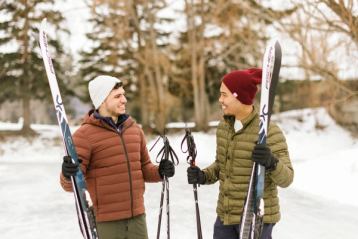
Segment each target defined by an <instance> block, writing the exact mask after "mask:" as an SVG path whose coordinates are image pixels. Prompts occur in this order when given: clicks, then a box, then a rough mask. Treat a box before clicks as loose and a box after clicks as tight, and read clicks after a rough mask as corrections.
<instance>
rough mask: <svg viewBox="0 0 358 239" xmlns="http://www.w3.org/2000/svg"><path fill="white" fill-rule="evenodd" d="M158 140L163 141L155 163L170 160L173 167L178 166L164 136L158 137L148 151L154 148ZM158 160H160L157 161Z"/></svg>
mask: <svg viewBox="0 0 358 239" xmlns="http://www.w3.org/2000/svg"><path fill="white" fill-rule="evenodd" d="M160 138H162V139H163V143H164V146H163V147H162V148H161V149H160V150H159V152H158V154H157V157H156V160H155V161H156V162H157V163H160V162H161V161H163V160H170V161H172V162H173V164H174V165H178V164H179V159H178V156H177V154H176V153H175V151H174V150H173V148H172V147H171V146H170V144H169V140H168V138H167V136H165V135H160V136H159V137H158V139H157V141H156V142H155V143H154V145H153V146H152V148H151V149H150V150H149V151H151V150H152V149H153V148H154V146H155V145H156V144H157V143H158V141H159V139H160ZM158 158H160V159H159V160H158Z"/></svg>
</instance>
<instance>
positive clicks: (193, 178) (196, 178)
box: [186, 166, 206, 184]
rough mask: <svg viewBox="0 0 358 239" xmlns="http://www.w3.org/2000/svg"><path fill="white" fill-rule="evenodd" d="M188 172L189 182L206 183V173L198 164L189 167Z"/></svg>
mask: <svg viewBox="0 0 358 239" xmlns="http://www.w3.org/2000/svg"><path fill="white" fill-rule="evenodd" d="M186 172H187V173H188V183H189V184H204V183H205V181H206V178H205V173H204V172H203V171H202V170H201V169H200V168H199V167H197V166H194V167H189V168H188V169H187V170H186Z"/></svg>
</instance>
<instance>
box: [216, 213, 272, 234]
mask: <svg viewBox="0 0 358 239" xmlns="http://www.w3.org/2000/svg"><path fill="white" fill-rule="evenodd" d="M274 225H275V223H270V224H269V223H265V224H264V226H263V229H262V234H261V237H260V239H272V237H271V234H272V229H273V226H274ZM239 233H240V224H235V225H224V224H223V223H222V222H221V220H220V218H219V217H216V221H215V224H214V239H240V238H239Z"/></svg>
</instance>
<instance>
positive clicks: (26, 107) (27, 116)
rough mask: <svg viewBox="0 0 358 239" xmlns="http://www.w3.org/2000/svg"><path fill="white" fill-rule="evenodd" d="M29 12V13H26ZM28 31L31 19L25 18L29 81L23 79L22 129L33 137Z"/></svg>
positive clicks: (24, 52) (24, 48)
mask: <svg viewBox="0 0 358 239" xmlns="http://www.w3.org/2000/svg"><path fill="white" fill-rule="evenodd" d="M25 5H26V8H27V7H28V6H27V1H25ZM26 12H28V11H26ZM28 31H29V18H28V16H26V18H25V23H24V38H23V39H22V40H23V46H22V47H23V48H22V59H21V61H22V64H23V66H24V70H25V75H26V76H27V77H28V78H27V80H25V79H22V80H21V82H22V86H21V87H22V88H23V89H22V90H23V94H22V114H23V115H22V116H23V120H24V121H23V125H22V129H21V132H22V133H23V134H24V135H32V134H34V131H33V130H32V129H31V126H30V125H31V110H30V100H31V97H30V95H29V94H31V90H30V89H29V88H30V85H31V77H33V76H32V74H31V72H28V70H27V69H28V68H27V67H26V65H27V64H29V62H28V61H29V53H28V49H29V38H28Z"/></svg>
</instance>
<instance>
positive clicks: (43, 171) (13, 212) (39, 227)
mask: <svg viewBox="0 0 358 239" xmlns="http://www.w3.org/2000/svg"><path fill="white" fill-rule="evenodd" d="M60 167H61V164H60V161H58V162H57V161H55V160H51V161H50V162H48V163H45V162H43V161H41V162H26V163H13V162H8V161H6V162H4V161H0V172H1V177H0V185H1V186H0V195H1V197H0V205H1V207H0V231H1V238H2V239H13V238H23V239H35V238H51V239H57V238H58V239H60V238H61V239H63V238H72V239H76V238H78V239H81V238H82V237H81V235H80V232H79V227H78V225H77V222H76V216H75V211H74V200H73V197H72V195H71V194H69V193H65V192H63V191H62V189H61V188H60V186H59V183H58V173H59V170H60ZM185 173H186V165H185V163H183V164H181V165H180V166H179V167H178V168H177V174H176V176H175V179H172V180H171V215H172V217H171V221H172V225H171V226H172V228H171V229H172V238H173V239H183V238H184V239H192V238H195V235H196V228H195V213H194V204H193V195H192V191H191V187H190V186H188V185H187V184H186V179H185ZM14 175H21V177H19V178H16V177H15V176H14ZM146 185H147V186H146V187H147V191H146V195H145V197H146V208H147V223H148V232H149V238H155V235H156V227H157V222H158V207H159V197H160V188H161V184H146ZM216 197H217V185H215V186H201V187H200V188H199V204H200V211H201V218H202V226H203V233H204V238H212V227H213V222H214V219H215V205H216ZM280 200H281V206H282V212H283V218H282V220H281V221H280V222H279V223H278V224H277V225H276V227H275V230H274V238H285V239H302V238H304V239H316V238H325V239H333V238H346V239H354V238H356V228H357V225H358V217H357V216H356V215H358V208H357V207H351V206H347V205H344V204H340V203H338V202H335V201H325V199H323V198H317V197H311V196H307V193H305V192H301V191H295V190H293V189H284V190H281V191H280ZM4 215H5V216H4ZM164 218H165V217H163V219H164ZM162 229H163V230H162V233H161V235H162V237H161V238H165V224H163V225H162Z"/></svg>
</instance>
